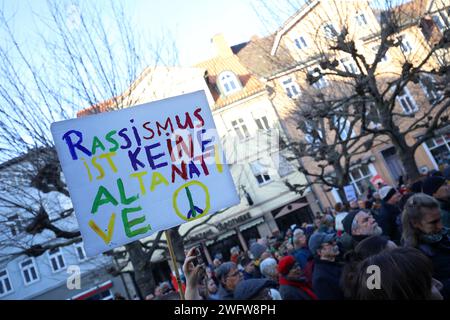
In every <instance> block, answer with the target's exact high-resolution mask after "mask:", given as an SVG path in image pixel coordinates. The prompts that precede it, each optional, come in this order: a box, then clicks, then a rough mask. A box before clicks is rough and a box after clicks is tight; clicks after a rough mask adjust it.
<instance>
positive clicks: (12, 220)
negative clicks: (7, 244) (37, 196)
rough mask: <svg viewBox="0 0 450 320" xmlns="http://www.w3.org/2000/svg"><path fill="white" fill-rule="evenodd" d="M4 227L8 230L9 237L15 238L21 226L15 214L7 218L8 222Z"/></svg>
mask: <svg viewBox="0 0 450 320" xmlns="http://www.w3.org/2000/svg"><path fill="white" fill-rule="evenodd" d="M6 225H7V226H8V228H9V232H10V234H11V237H15V236H17V235H18V234H19V233H20V231H21V229H22V225H21V222H20V219H19V216H18V215H17V214H15V215H12V216H9V217H8V221H7V222H6Z"/></svg>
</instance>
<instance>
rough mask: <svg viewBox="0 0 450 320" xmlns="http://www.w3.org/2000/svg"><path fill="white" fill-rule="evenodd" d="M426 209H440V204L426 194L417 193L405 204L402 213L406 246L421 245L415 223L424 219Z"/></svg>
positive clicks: (403, 236)
mask: <svg viewBox="0 0 450 320" xmlns="http://www.w3.org/2000/svg"><path fill="white" fill-rule="evenodd" d="M424 208H425V209H435V208H439V203H438V202H437V201H436V199H434V198H433V197H431V196H429V195H427V194H425V193H417V194H415V195H413V196H411V197H410V198H409V199H408V201H407V202H406V204H405V208H404V210H403V213H402V228H403V230H402V240H403V241H404V244H405V245H406V246H411V247H417V245H418V243H419V231H418V230H417V229H416V228H415V227H414V225H413V223H415V222H420V221H421V220H422V219H423V217H424V215H425V213H424V211H423V209H424Z"/></svg>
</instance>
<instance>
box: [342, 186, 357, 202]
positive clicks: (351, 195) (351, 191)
mask: <svg viewBox="0 0 450 320" xmlns="http://www.w3.org/2000/svg"><path fill="white" fill-rule="evenodd" d="M344 192H345V197H346V198H347V201H348V202H352V201H356V200H358V196H357V195H356V190H355V187H353V185H352V184H349V185H346V186H344Z"/></svg>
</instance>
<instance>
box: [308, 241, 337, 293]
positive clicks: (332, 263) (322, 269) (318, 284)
mask: <svg viewBox="0 0 450 320" xmlns="http://www.w3.org/2000/svg"><path fill="white" fill-rule="evenodd" d="M309 250H310V251H311V252H312V253H313V255H314V271H313V275H312V289H313V291H314V293H315V294H316V295H317V297H318V299H319V300H342V299H344V293H343V291H342V288H341V285H340V279H341V273H342V267H343V266H342V264H341V263H339V262H337V261H336V257H337V256H338V255H339V247H338V246H337V244H336V235H334V234H329V233H323V232H316V233H314V234H313V235H312V236H311V238H310V239H309Z"/></svg>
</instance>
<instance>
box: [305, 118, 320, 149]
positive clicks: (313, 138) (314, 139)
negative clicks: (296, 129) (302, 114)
mask: <svg viewBox="0 0 450 320" xmlns="http://www.w3.org/2000/svg"><path fill="white" fill-rule="evenodd" d="M303 124H304V128H303V132H304V133H305V140H306V142H308V143H310V144H319V143H320V141H321V140H322V138H323V136H322V131H320V130H319V129H318V128H317V127H316V125H315V124H313V123H311V122H309V121H304V122H303Z"/></svg>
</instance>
